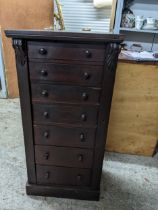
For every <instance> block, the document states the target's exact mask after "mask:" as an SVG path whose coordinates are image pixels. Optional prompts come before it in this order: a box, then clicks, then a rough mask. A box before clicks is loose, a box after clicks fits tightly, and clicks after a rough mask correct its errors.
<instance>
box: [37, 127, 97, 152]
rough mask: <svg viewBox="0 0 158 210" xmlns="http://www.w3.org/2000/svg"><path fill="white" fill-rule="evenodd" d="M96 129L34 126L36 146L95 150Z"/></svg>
mask: <svg viewBox="0 0 158 210" xmlns="http://www.w3.org/2000/svg"><path fill="white" fill-rule="evenodd" d="M95 133H96V129H95V128H82V127H79V128H75V127H74V128H72V127H68V126H41V125H34V136H35V138H34V139H35V144H37V145H38V144H39V145H54V146H66V147H80V148H93V147H94V141H95Z"/></svg>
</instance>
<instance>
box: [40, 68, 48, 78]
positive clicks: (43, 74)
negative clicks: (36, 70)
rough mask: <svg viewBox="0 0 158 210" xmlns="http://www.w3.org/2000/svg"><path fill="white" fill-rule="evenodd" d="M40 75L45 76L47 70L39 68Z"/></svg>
mask: <svg viewBox="0 0 158 210" xmlns="http://www.w3.org/2000/svg"><path fill="white" fill-rule="evenodd" d="M41 75H42V76H44V77H46V76H47V75H48V72H47V71H46V70H44V69H43V70H41Z"/></svg>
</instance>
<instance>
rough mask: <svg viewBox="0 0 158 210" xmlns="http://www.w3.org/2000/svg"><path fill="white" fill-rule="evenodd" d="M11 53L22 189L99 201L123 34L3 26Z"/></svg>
mask: <svg viewBox="0 0 158 210" xmlns="http://www.w3.org/2000/svg"><path fill="white" fill-rule="evenodd" d="M6 35H7V36H8V37H12V39H13V47H14V49H15V54H16V64H17V73H18V82H19V90H20V100H21V111H22V121H23V129H24V139H25V150H26V160H27V171H28V183H27V186H26V190H27V194H29V195H43V196H56V197H67V198H78V199H87V200H98V199H99V191H100V190H99V189H100V178H101V172H102V161H103V156H104V148H105V142H106V134H107V127H108V120H109V113H110V106H111V99H112V93H113V86H114V80H115V70H116V64H117V59H118V53H119V50H120V43H121V41H122V36H120V35H110V34H90V33H69V32H52V31H28V30H27V31H24V30H18V31H17V30H16V31H15V30H7V31H6Z"/></svg>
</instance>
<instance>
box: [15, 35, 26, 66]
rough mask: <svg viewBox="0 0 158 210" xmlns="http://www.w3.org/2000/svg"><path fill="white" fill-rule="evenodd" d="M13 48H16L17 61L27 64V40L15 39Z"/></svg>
mask: <svg viewBox="0 0 158 210" xmlns="http://www.w3.org/2000/svg"><path fill="white" fill-rule="evenodd" d="M13 48H14V50H15V55H16V58H17V61H18V62H19V63H20V64H21V65H25V63H26V60H27V56H26V44H25V41H23V40H21V39H13Z"/></svg>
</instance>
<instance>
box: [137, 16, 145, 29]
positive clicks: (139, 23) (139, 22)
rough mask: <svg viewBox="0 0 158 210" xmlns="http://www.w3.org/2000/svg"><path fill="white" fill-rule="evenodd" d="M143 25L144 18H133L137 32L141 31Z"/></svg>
mask: <svg viewBox="0 0 158 210" xmlns="http://www.w3.org/2000/svg"><path fill="white" fill-rule="evenodd" d="M143 24H144V17H143V16H136V18H135V28H136V29H137V30H140V29H142V27H143Z"/></svg>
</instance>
